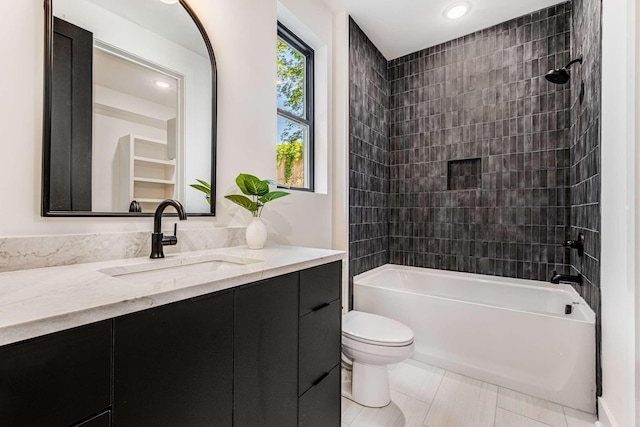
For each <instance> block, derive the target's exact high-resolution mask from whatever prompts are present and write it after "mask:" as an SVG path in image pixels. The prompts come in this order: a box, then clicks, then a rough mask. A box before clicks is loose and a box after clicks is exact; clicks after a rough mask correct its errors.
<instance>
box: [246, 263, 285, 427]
mask: <svg viewBox="0 0 640 427" xmlns="http://www.w3.org/2000/svg"><path fill="white" fill-rule="evenodd" d="M234 349H235V354H234V356H235V368H234V387H233V390H234V422H233V425H234V427H255V426H256V425H260V426H261V427H295V426H296V425H297V421H298V420H297V419H298V386H297V379H298V369H297V366H298V273H292V274H287V275H285V276H279V277H275V278H272V279H269V280H266V281H263V282H258V283H255V284H251V285H248V286H244V287H242V288H239V289H237V290H236V325H235V334H234ZM258 421H259V422H258Z"/></svg>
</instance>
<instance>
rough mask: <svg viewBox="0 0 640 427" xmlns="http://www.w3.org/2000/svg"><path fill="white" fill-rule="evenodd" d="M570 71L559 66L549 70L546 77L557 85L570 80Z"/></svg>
mask: <svg viewBox="0 0 640 427" xmlns="http://www.w3.org/2000/svg"><path fill="white" fill-rule="evenodd" d="M569 77H570V76H569V71H567V69H566V68H558V69H557V70H551V71H549V72H548V73H547V74H546V75H545V76H544V78H545V79H547V80H548V81H550V82H551V83H555V84H557V85H563V84H565V83H567V82H568V81H569Z"/></svg>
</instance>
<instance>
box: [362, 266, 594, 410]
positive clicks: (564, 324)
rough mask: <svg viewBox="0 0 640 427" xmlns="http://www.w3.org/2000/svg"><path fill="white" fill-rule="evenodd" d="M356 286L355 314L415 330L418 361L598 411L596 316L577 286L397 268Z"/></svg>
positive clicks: (374, 273)
mask: <svg viewBox="0 0 640 427" xmlns="http://www.w3.org/2000/svg"><path fill="white" fill-rule="evenodd" d="M353 284H354V307H355V309H356V310H360V311H366V312H369V313H375V314H380V315H383V316H387V317H390V318H392V319H396V320H398V321H400V322H402V323H404V324H406V325H407V326H409V327H411V328H412V329H413V330H414V332H415V346H416V349H415V353H414V355H413V358H414V359H416V360H419V361H422V362H425V363H428V364H431V365H434V366H438V367H441V368H443V369H447V370H451V371H454V372H458V373H460V374H463V375H468V376H470V377H474V378H477V379H480V380H483V381H486V382H489V383H493V384H497V385H499V386H503V387H506V388H509V389H512V390H517V391H520V392H522V393H526V394H530V395H533V396H537V397H540V398H542V399H546V400H550V401H552V402H557V403H560V404H562V405H565V406H569V407H572V408H576V409H580V410H582V411H586V412H590V413H594V412H595V405H596V404H595V402H596V400H595V399H596V395H595V314H594V313H593V311H592V310H591V308H589V306H588V305H587V304H586V303H585V302H584V300H583V299H582V298H581V297H580V296H579V295H578V293H577V292H576V291H575V290H574V289H573V288H572V287H571V286H569V285H553V284H550V283H544V282H537V281H532V280H521V279H510V278H503V277H493V276H484V275H476V274H468V273H457V272H448V271H442V270H432V269H426V268H415V267H404V266H397V265H391V264H388V265H384V266H382V267H379V268H376V269H374V270H370V271H368V272H366V273H363V274H360V275H358V276H355V277H354V279H353ZM566 305H571V306H572V308H573V312H572V313H571V314H569V315H566V314H565V306H566Z"/></svg>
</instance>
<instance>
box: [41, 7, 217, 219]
mask: <svg viewBox="0 0 640 427" xmlns="http://www.w3.org/2000/svg"><path fill="white" fill-rule="evenodd" d="M52 1H53V0H44V19H45V28H44V29H45V32H44V45H45V48H44V109H43V114H44V117H43V120H42V128H43V129H42V138H43V141H42V180H41V185H42V206H41V215H42V216H43V217H151V216H153V213H152V212H150V213H142V212H85V211H50V210H49V208H48V207H49V206H50V200H51V199H50V194H49V188H50V187H49V184H50V183H49V175H50V173H49V172H50V169H51V165H50V160H51V144H50V141H51V107H52V89H53V88H52V84H53V83H52V82H53V79H52V74H53V8H52V4H51V2H52ZM180 4H181V5H182V7H184V9H185V10H186V11H187V13H188V14H189V16H191V19H193V22H194V23H195V25H196V27H198V31H199V32H200V35H201V36H202V39H203V41H204V44H205V46H206V47H207V51H208V52H209V59H210V61H211V79H212V80H213V81H212V84H211V91H212V93H211V103H212V105H211V180H210V182H211V199H210V200H211V204H210V206H211V210H210V212H208V213H189V212H188V213H187V214H188V215H189V216H215V211H216V151H217V128H218V126H217V107H218V102H217V99H218V96H217V95H218V77H217V74H218V73H217V68H216V58H215V55H214V54H213V46H212V45H211V41H210V40H209V37H208V36H207V32H206V31H205V29H204V26H203V25H202V22H200V19H198V16H197V15H196V14H195V12H194V11H193V9H191V7H190V6H189V5H188V4H187V0H180ZM167 215H177V214H167Z"/></svg>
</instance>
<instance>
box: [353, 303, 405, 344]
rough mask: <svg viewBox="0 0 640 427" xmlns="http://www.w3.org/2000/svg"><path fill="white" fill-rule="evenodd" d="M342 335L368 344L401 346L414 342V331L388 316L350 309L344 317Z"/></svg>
mask: <svg viewBox="0 0 640 427" xmlns="http://www.w3.org/2000/svg"><path fill="white" fill-rule="evenodd" d="M342 335H344V336H345V337H348V338H351V339H353V340H356V341H360V342H364V343H367V344H373V345H380V346H389V347H400V346H405V345H409V344H411V343H412V342H413V331H412V330H411V328H409V327H407V326H405V325H403V324H402V323H400V322H397V321H395V320H393V319H389V318H388V317H383V316H378V315H377V314H371V313H364V312H362V311H350V312H348V313H347V314H345V316H344V317H343V318H342Z"/></svg>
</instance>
